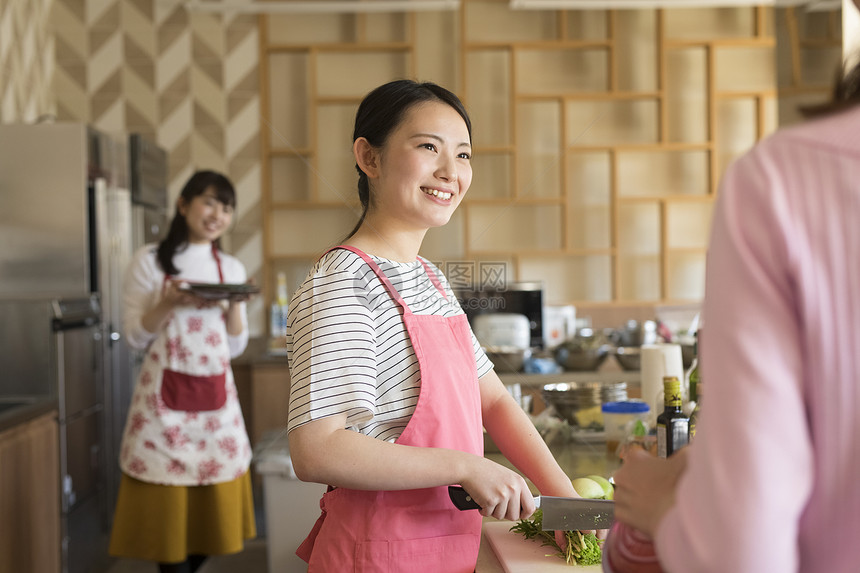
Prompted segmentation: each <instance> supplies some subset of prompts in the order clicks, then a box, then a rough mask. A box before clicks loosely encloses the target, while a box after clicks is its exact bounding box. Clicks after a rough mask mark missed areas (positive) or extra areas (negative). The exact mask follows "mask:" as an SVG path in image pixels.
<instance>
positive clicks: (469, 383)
mask: <svg viewBox="0 0 860 573" xmlns="http://www.w3.org/2000/svg"><path fill="white" fill-rule="evenodd" d="M353 153H354V156H355V161H356V168H357V170H358V174H359V183H358V186H359V198H360V199H361V202H362V205H363V206H364V213H363V215H362V218H361V220H360V221H359V223H358V225H357V227H356V228H355V230H353V232H352V233H351V234H350V235H349V237H347V239H346V240H345V241H344V243H343V244H342V245H341V246H339V247H336V248H334V249H332V250H330V251H329V252H327V253H326V254H325V255H323V256H322V258H321V259H320V260H319V261H318V262H317V263H316V265H315V266H314V268H313V269H312V270H311V272H310V274H309V275H308V277H307V278H306V279H305V281H304V283H303V284H302V286H301V287H300V288H299V289H298V291H297V292H296V293H295V295H294V296H293V298H292V302H291V304H290V311H289V320H288V335H287V348H288V356H289V362H290V375H291V385H292V388H291V393H290V413H289V421H288V429H289V440H290V456H291V460H292V462H293V465H294V468H295V471H296V474H297V475H298V476H299V478H300V479H302V480H304V481H313V482H318V483H323V484H328V485H329V486H330V487H329V492H328V493H326V494H325V495H324V496H323V499H322V500H321V502H320V505H321V507H322V510H323V515H322V516H321V517H320V519H319V520H318V521H317V523H316V525H315V526H314V529H313V531H312V532H311V534H310V535H309V537H308V539H307V540H306V541H305V542H304V544H303V545H302V546H301V547H300V548H299V551H298V552H297V553H298V554H299V556H301V557H302V558H303V559H305V560H306V561H308V562H309V571H311V572H315V571H319V572H340V571H374V572H387V571H404V572H406V571H409V572H416V571H438V572H441V571H445V572H448V573H458V572H459V573H462V572H471V571H473V570H474V568H475V563H476V560H477V555H478V548H479V544H480V534H481V515H480V514H479V513H478V512H477V511H463V512H461V511H458V510H457V509H455V507H454V506H453V504H452V503H451V500H450V499H449V497H448V489H447V486H448V485H451V484H460V485H462V486H463V487H464V488H465V489H466V491H467V492H468V493H469V494H471V496H472V498H474V500H475V501H476V502H477V503H478V504H479V505H480V506H481V507H482V508H483V509H482V510H481V513H482V514H483V515H487V516H493V517H496V518H499V519H510V520H516V519H518V518H521V517H527V516H529V515H531V514H532V512H533V511H534V509H535V506H534V499H533V497H532V495H531V493H530V492H529V488H528V486H527V484H526V482H525V480H524V479H523V478H522V477H521V476H520V475H519V474H517V473H516V472H514V471H512V470H510V469H508V468H506V467H504V466H501V465H499V464H497V463H495V462H492V461H490V460H488V459H486V458H485V457H484V456H483V447H484V441H483V433H482V425H483V427H485V428H486V430H487V431H488V433H489V434H490V436H491V437H492V438H493V440H494V441H495V443H496V444H497V445H498V446H499V448H500V449H501V451H502V452H503V453H504V454H505V456H506V457H507V459H509V460H510V461H511V462H512V463H513V464H514V465H515V466H516V467H517V468H519V469H520V470H521V471H523V473H524V474H525V475H527V476H528V477H529V478H530V479H531V480H532V482H533V483H534V484H535V486H536V487H537V488H538V489H539V490H540V491H541V492H542V493H544V494H547V495H557V496H571V497H578V496H577V494H576V492H575V490H574V489H573V486H572V485H571V482H570V479H569V478H568V477H567V476H566V475H565V474H564V472H563V471H562V470H561V468H559V466H558V464H557V463H556V462H555V459H554V458H553V457H552V455H551V454H550V452H549V449H548V448H547V447H546V445H545V444H544V442H543V440H542V439H541V437H540V435H539V434H538V432H537V430H536V429H535V427H534V425H533V424H532V423H531V421H530V420H529V418H528V416H527V415H526V414H525V413H524V412H523V411H522V409H521V408H520V407H519V405H518V404H517V403H516V402H515V401H514V400H513V398H512V397H511V395H510V394H509V393H508V392H507V391H506V390H505V387H504V386H503V384H502V383H501V381H500V380H499V377H498V376H497V375H496V373H495V372H494V371H493V369H492V364H491V363H490V362H489V360H488V359H487V357H486V355H485V354H484V353H483V351H482V349H481V347H480V345H479V344H478V342H477V340H476V339H475V337H474V335H473V334H472V332H471V329H470V328H469V324H468V321H467V320H466V315H465V314H464V313H463V310H462V309H461V308H460V305H459V303H458V302H457V299H456V298H455V296H454V293H453V292H452V291H451V287H450V286H449V285H448V283H447V281H446V280H445V277H444V276H443V275H442V273H441V272H440V271H439V269H438V268H436V267H435V266H434V265H432V264H431V263H430V262H428V261H427V260H426V259H424V258H422V257H419V256H418V252H419V249H420V247H421V243H422V241H423V239H424V236H425V234H426V233H427V231H428V230H429V229H430V228H433V227H439V226H442V225H444V224H446V223H447V222H448V220H449V219H450V218H451V215H452V214H453V213H454V211H455V210H456V208H457V206H458V205H459V204H460V202H461V201H462V200H463V197H464V196H465V194H466V191H467V190H468V189H469V185H470V183H471V180H472V167H471V155H472V146H471V124H470V121H469V117H468V115H467V114H466V111H465V109H464V108H463V105H462V103H461V102H460V100H459V99H458V98H457V97H456V96H455V95H454V94H452V93H451V92H449V91H448V90H446V89H444V88H441V87H439V86H438V85H435V84H431V83H416V82H413V81H409V80H399V81H394V82H390V83H388V84H385V85H383V86H380V87H378V88H377V89H375V90H373V91H372V92H371V93H370V94H368V95H367V96H366V97H365V99H364V100H363V101H362V103H361V105H360V106H359V109H358V112H357V114H356V120H355V130H354V135H353Z"/></svg>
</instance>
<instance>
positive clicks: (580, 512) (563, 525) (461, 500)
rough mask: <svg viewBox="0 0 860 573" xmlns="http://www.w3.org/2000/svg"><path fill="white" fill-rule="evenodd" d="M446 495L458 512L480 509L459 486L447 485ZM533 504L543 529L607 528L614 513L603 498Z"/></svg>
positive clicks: (611, 503) (543, 500)
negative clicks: (538, 509) (538, 512)
mask: <svg viewBox="0 0 860 573" xmlns="http://www.w3.org/2000/svg"><path fill="white" fill-rule="evenodd" d="M448 496H449V497H450V498H451V501H452V502H454V506H455V507H456V508H457V509H459V510H467V509H481V506H480V505H478V504H477V503H476V502H475V500H473V499H472V496H470V495H469V494H468V493H467V492H466V490H465V489H463V488H462V487H460V486H455V485H449V486H448ZM535 505H536V506H537V507H539V508H541V509H542V510H543V522H542V523H543V528H544V529H545V530H562V531H574V530H578V531H581V530H588V529H609V528H610V527H611V526H612V519H613V516H614V514H615V502H614V501H610V500H607V499H583V498H581V497H551V496H548V495H537V496H535Z"/></svg>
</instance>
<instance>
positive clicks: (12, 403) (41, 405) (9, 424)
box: [0, 396, 57, 432]
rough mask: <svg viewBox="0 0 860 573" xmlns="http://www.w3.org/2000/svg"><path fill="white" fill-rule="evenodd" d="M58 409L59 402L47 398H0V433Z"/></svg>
mask: <svg viewBox="0 0 860 573" xmlns="http://www.w3.org/2000/svg"><path fill="white" fill-rule="evenodd" d="M56 409H57V400H56V399H54V398H49V397H47V396H45V397H23V398H18V397H4V398H0V432H4V431H6V430H8V429H10V428H14V427H15V426H19V425H21V424H24V423H26V422H29V421H30V420H34V419H36V418H38V417H39V416H41V415H42V414H46V413H48V412H50V411H52V410H56Z"/></svg>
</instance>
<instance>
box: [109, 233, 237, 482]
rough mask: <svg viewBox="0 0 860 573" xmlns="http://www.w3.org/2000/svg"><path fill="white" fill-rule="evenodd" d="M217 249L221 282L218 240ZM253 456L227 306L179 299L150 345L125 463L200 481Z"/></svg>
mask: <svg viewBox="0 0 860 573" xmlns="http://www.w3.org/2000/svg"><path fill="white" fill-rule="evenodd" d="M212 256H213V257H215V262H216V263H217V264H218V275H219V277H220V278H221V282H223V280H224V279H223V276H222V273H221V261H220V259H219V257H218V252H217V250H216V249H215V248H214V246H213V249H212ZM167 279H168V277H165V284H166V281H167ZM250 461H251V445H250V443H249V442H248V434H247V432H246V431H245V422H244V420H243V418H242V410H241V408H240V406H239V399H238V393H237V392H236V385H235V383H234V381H233V371H232V370H231V368H230V350H229V347H228V345H227V328H226V326H225V323H224V309H223V308H222V307H221V305H215V306H201V307H199V308H197V307H190V306H189V307H177V308H176V309H174V310H173V311H172V313H171V315H170V318H169V319H168V322H167V324H166V325H165V327H164V328H163V329H162V330H161V332H160V333H159V335H158V337H157V338H156V339H155V340H154V341H153V343H152V344H151V345H150V346H149V348H147V350H146V356H145V358H144V361H143V365H142V366H141V372H140V376H139V377H138V380H137V384H136V386H135V389H134V394H133V396H132V400H131V406H130V408H129V413H128V420H127V422H126V425H125V432H124V433H123V440H122V446H121V448H120V467H121V468H122V470H123V472H125V473H126V474H128V475H130V476H132V477H134V478H136V479H139V480H141V481H145V482H149V483H157V484H163V485H175V486H197V485H209V484H213V483H220V482H225V481H231V480H234V479H236V478H238V477H241V476H242V475H243V474H244V473H245V472H247V471H248V467H249V466H250Z"/></svg>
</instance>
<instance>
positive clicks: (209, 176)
mask: <svg viewBox="0 0 860 573" xmlns="http://www.w3.org/2000/svg"><path fill="white" fill-rule="evenodd" d="M235 205H236V194H235V190H234V189H233V185H232V184H231V183H230V181H229V180H228V179H227V178H226V177H225V176H223V175H221V174H219V173H215V172H212V171H200V172H197V173H195V174H194V175H193V176H192V177H191V178H190V179H189V180H188V182H187V183H186V184H185V187H184V188H183V189H182V192H181V194H180V197H179V199H178V201H177V203H176V214H175V215H174V217H173V221H172V222H171V225H170V229H169V231H168V234H167V237H166V238H165V239H164V240H163V241H162V242H161V243H159V244H158V245H154V244H153V245H146V246H144V247H142V248H141V249H140V250H138V252H137V253H135V255H134V258H133V260H132V263H131V265H130V267H129V269H128V270H127V272H126V280H125V287H124V305H125V309H124V317H123V318H124V331H125V336H126V340H127V341H128V344H129V346H131V347H132V348H136V349H139V350H145V352H146V354H145V358H144V361H143V365H142V368H141V372H140V376H139V378H138V380H137V384H136V386H135V390H134V395H133V397H132V401H131V407H130V410H129V415H128V421H127V422H126V427H125V433H124V435H123V440H122V446H121V451H120V466H121V468H122V471H123V475H122V481H121V483H120V489H119V495H118V500H117V506H116V514H115V517H114V526H113V532H112V535H111V544H110V553H111V555H115V556H118V557H128V558H133V559H145V560H150V561H156V562H158V564H159V569H160V571H161V572H162V573H191V572H193V571H195V570H197V569H198V568H199V567H200V565H201V564H202V563H203V561H204V560H205V558H206V556H208V555H216V554H227V553H237V552H239V551H241V550H242V549H243V546H244V541H245V540H246V539H250V538H253V537H255V536H256V531H255V525H254V509H253V499H252V494H251V482H250V477H249V473H248V468H249V464H250V459H251V447H250V444H249V442H248V435H247V433H246V431H245V425H244V422H243V419H242V412H241V410H240V408H239V402H238V398H237V394H236V386H235V384H234V382H233V373H232V370H231V369H230V359H231V358H233V357H236V356H238V355H239V354H241V353H242V351H243V350H244V349H245V347H246V345H247V343H248V326H247V315H246V311H245V302H244V300H245V298H244V297H239V298H232V299H230V300H229V301H227V302H222V301H210V300H204V299H203V298H200V297H198V296H196V295H194V294H191V293H190V292H188V291H187V290H185V289H183V288H182V287H183V284H184V283H186V282H200V283H244V282H245V281H246V278H247V277H246V273H245V268H244V267H243V266H242V263H240V262H239V260H238V259H236V258H235V257H232V256H230V255H228V254H226V253H224V252H223V251H221V249H220V238H221V236H222V235H223V234H224V233H225V232H226V231H227V229H228V228H229V226H230V222H231V220H232V217H233V209H234V207H235Z"/></svg>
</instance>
